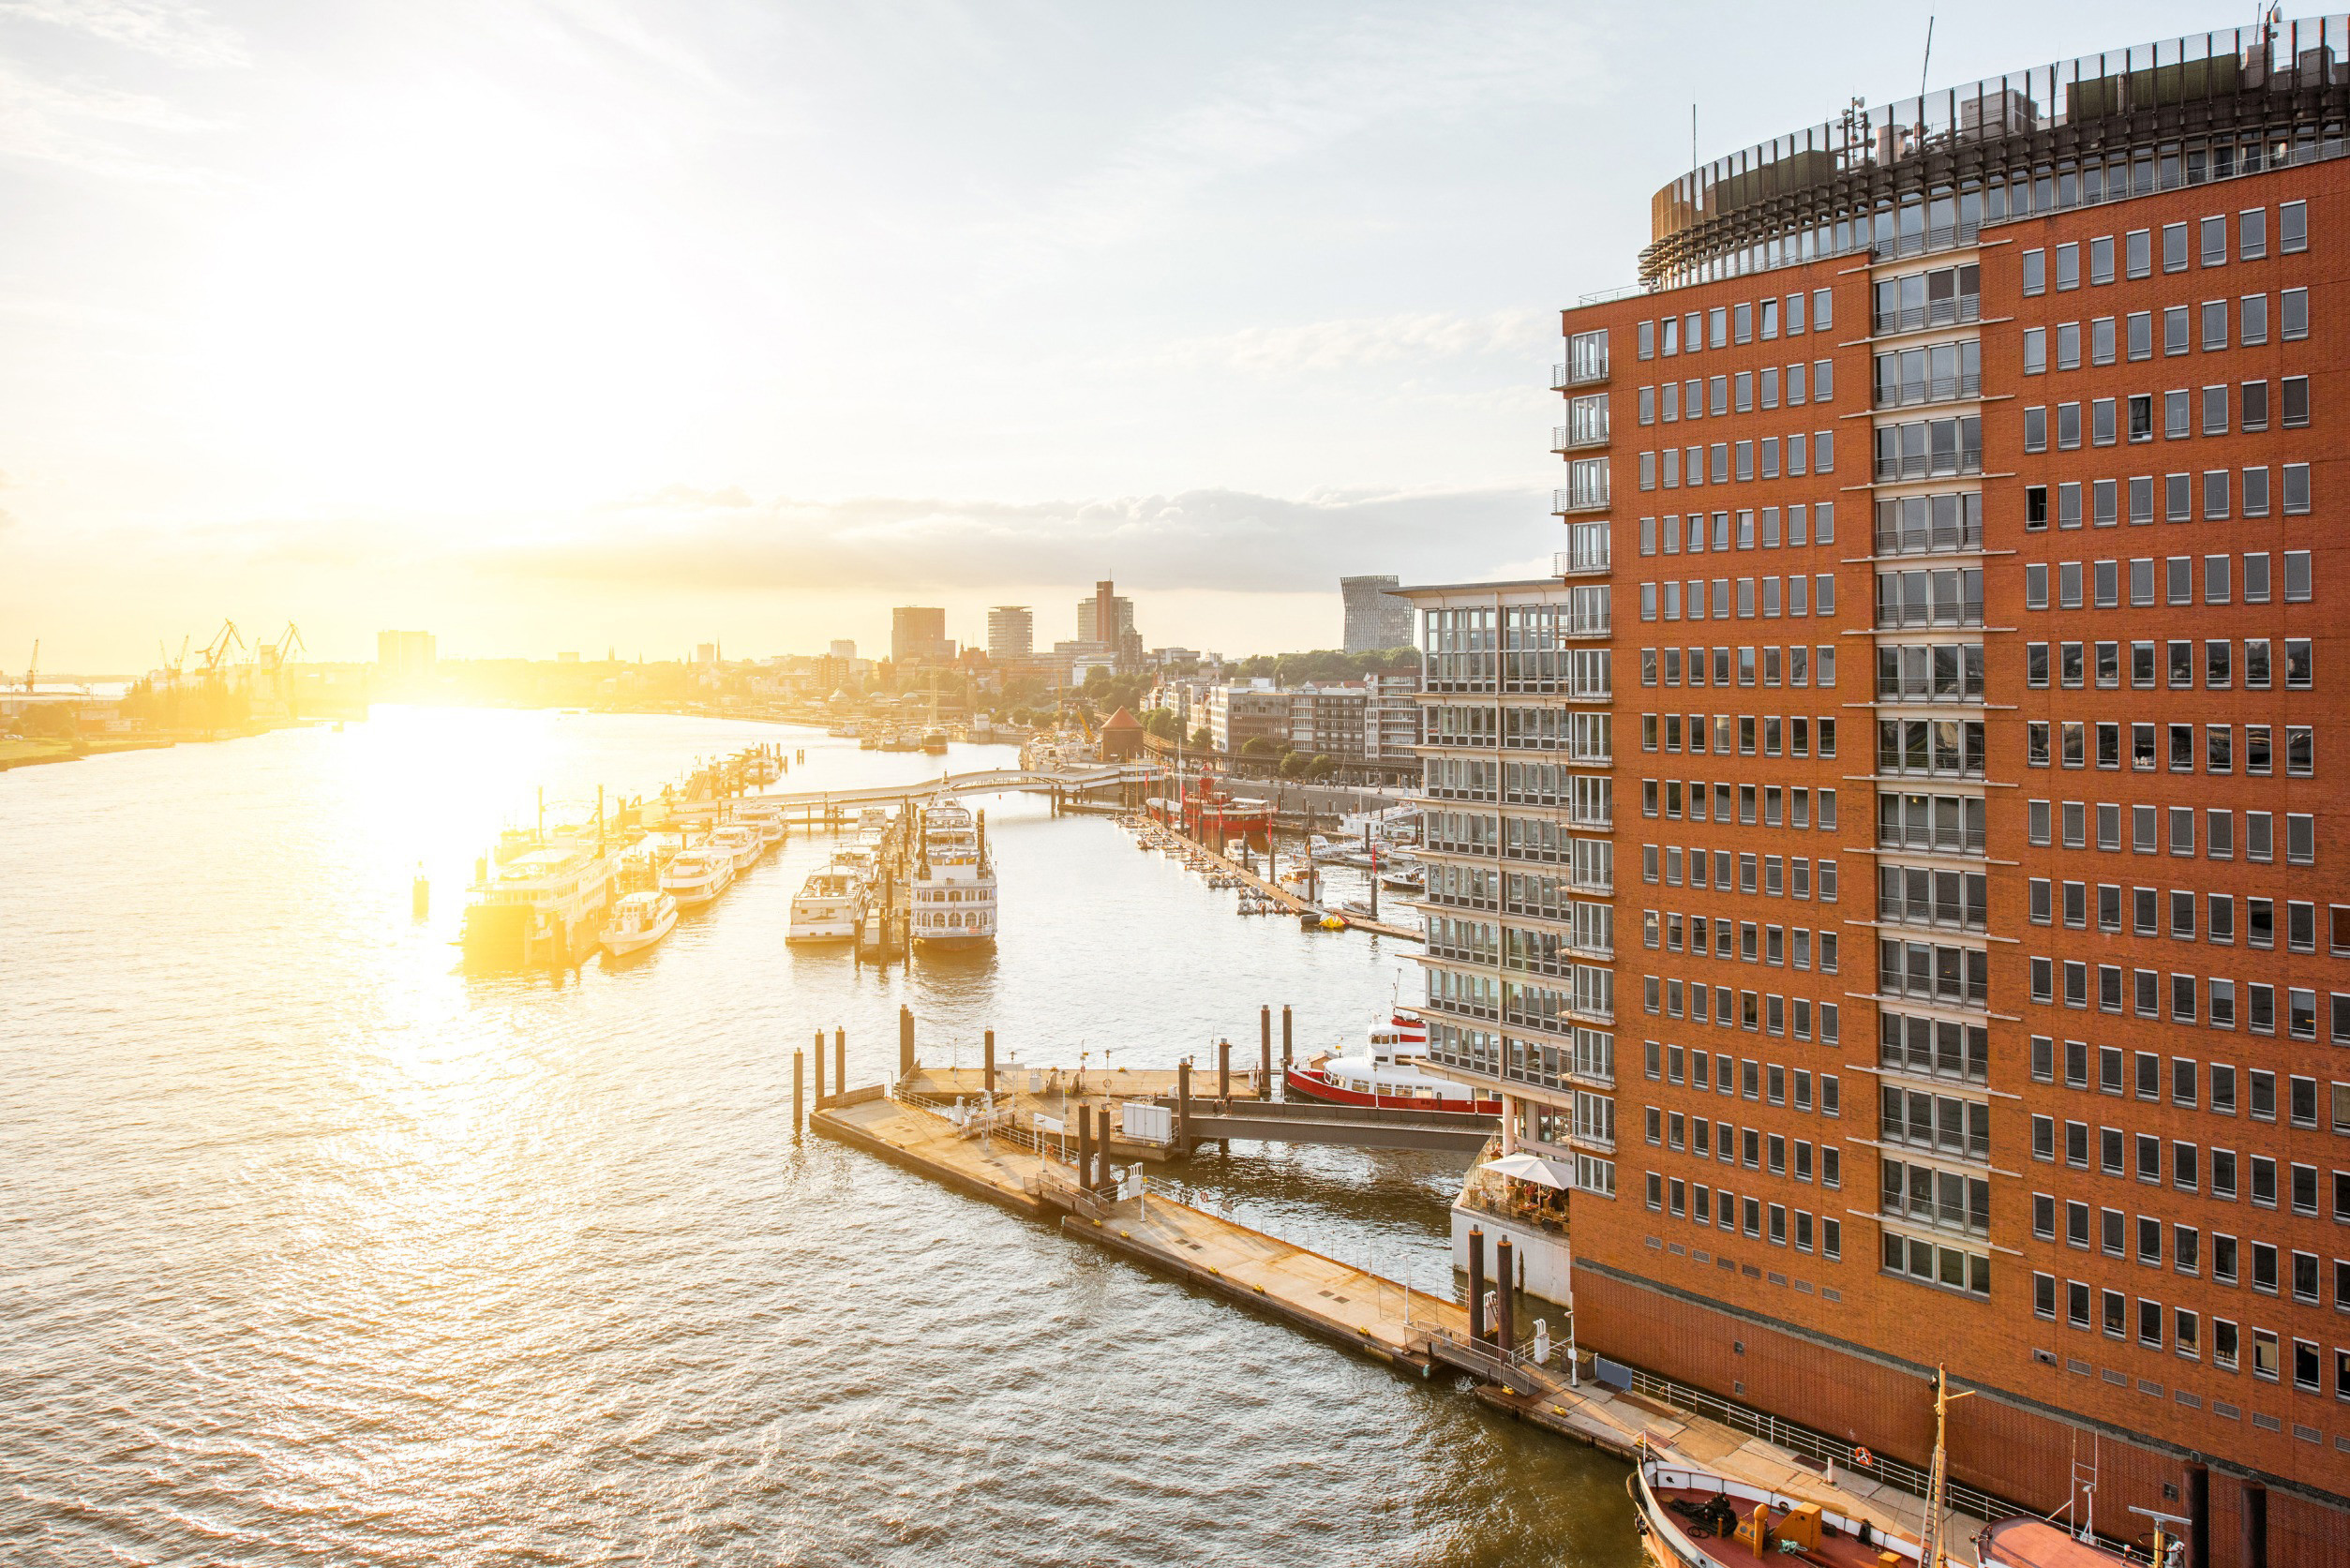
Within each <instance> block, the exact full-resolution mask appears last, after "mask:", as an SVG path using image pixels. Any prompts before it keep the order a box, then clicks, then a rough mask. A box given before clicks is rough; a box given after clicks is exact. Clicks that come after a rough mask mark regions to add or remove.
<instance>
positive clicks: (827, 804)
mask: <svg viewBox="0 0 2350 1568" xmlns="http://www.w3.org/2000/svg"><path fill="white" fill-rule="evenodd" d="M1165 773H1166V769H1163V768H1161V767H1159V766H1158V765H1156V764H1152V763H1131V762H1130V763H1115V764H1109V765H1104V766H1100V767H1092V768H1070V769H1040V768H982V769H975V770H973V771H970V772H966V773H941V774H940V775H938V777H936V778H935V779H918V780H914V781H912V782H909V783H906V784H868V785H865V786H863V787H861V788H857V789H802V790H790V791H781V792H778V791H769V792H767V793H764V794H760V795H756V796H746V797H744V799H746V800H753V801H756V802H759V803H761V804H764V805H770V806H781V807H782V808H783V809H784V811H785V812H786V814H789V815H793V816H811V817H822V816H828V815H832V814H838V813H841V812H851V811H861V810H862V809H863V808H865V807H867V806H893V805H904V804H906V802H908V801H913V800H927V799H931V798H932V797H933V796H937V795H1001V794H1003V793H1005V792H1007V791H1010V790H1029V791H1036V792H1041V793H1048V794H1050V793H1057V794H1060V795H1064V796H1077V795H1091V794H1094V793H1097V792H1099V791H1101V790H1105V789H1118V788H1122V787H1125V786H1129V785H1141V784H1149V783H1152V782H1154V781H1156V780H1158V779H1160V778H1162V777H1163V776H1164V775H1165ZM716 809H717V803H716V802H713V801H709V800H697V801H695V802H693V803H692V804H690V805H681V806H676V807H673V808H671V814H672V815H677V816H692V815H694V814H697V813H700V814H708V813H710V812H712V811H714V810H716Z"/></svg>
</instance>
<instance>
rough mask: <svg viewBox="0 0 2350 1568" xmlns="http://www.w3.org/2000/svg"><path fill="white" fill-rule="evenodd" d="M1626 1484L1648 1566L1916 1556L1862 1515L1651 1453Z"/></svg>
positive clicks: (1836, 1562) (1854, 1563)
mask: <svg viewBox="0 0 2350 1568" xmlns="http://www.w3.org/2000/svg"><path fill="white" fill-rule="evenodd" d="M1626 1485H1627V1486H1629V1488H1630V1489H1631V1492H1632V1502H1633V1507H1634V1510H1635V1514H1636V1516H1635V1521H1634V1522H1635V1524H1636V1525H1637V1527H1638V1528H1639V1532H1640V1544H1641V1546H1643V1547H1645V1548H1646V1550H1647V1552H1648V1559H1649V1561H1650V1562H1651V1563H1653V1564H1654V1565H1655V1568H1775V1565H1776V1564H1778V1563H1780V1562H1782V1561H1785V1560H1786V1559H1787V1558H1788V1557H1789V1556H1793V1557H1795V1558H1796V1559H1797V1560H1798V1561H1803V1562H1808V1563H1811V1564H1814V1565H1815V1568H1879V1564H1880V1563H1881V1562H1882V1561H1883V1559H1882V1558H1881V1557H1879V1553H1891V1554H1892V1555H1893V1557H1894V1558H1895V1559H1896V1560H1906V1561H1908V1562H1909V1563H1915V1562H1917V1561H1918V1560H1919V1556H1920V1547H1919V1546H1918V1543H1917V1542H1915V1541H1913V1540H1910V1539H1909V1538H1908V1537H1907V1536H1905V1535H1902V1534H1900V1533H1899V1532H1897V1531H1883V1530H1880V1529H1879V1528H1878V1527H1876V1526H1875V1525H1872V1524H1871V1523H1870V1522H1869V1521H1868V1520H1866V1519H1864V1518H1852V1517H1849V1516H1846V1515H1843V1514H1838V1513H1834V1512H1831V1511H1829V1510H1827V1509H1824V1508H1822V1507H1821V1506H1820V1505H1819V1503H1817V1502H1811V1501H1803V1500H1800V1499H1797V1498H1793V1497H1790V1496H1789V1495H1788V1494H1787V1493H1785V1492H1774V1491H1772V1490H1770V1489H1769V1488H1768V1487H1765V1486H1758V1485H1756V1484H1754V1483H1752V1482H1747V1481H1741V1480H1736V1479H1733V1478H1731V1477H1728V1476H1723V1475H1718V1474H1715V1473H1714V1472H1713V1471H1708V1470H1701V1469H1696V1468H1693V1467H1691V1466H1689V1465H1686V1464H1683V1463H1679V1462H1676V1461H1673V1460H1669V1459H1664V1458H1659V1457H1657V1456H1654V1455H1653V1454H1646V1453H1644V1454H1642V1455H1641V1456H1640V1463H1639V1469H1638V1470H1636V1471H1634V1472H1633V1473H1632V1475H1631V1477H1630V1478H1629V1479H1628V1481H1627V1483H1626ZM1789 1543H1791V1545H1790V1544H1789Z"/></svg>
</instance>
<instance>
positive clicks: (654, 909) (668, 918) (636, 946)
mask: <svg viewBox="0 0 2350 1568" xmlns="http://www.w3.org/2000/svg"><path fill="white" fill-rule="evenodd" d="M677 923H678V903H677V900H676V899H675V898H672V897H671V896H670V895H669V894H667V893H665V892H662V891H660V890H658V889H654V890H652V891H650V892H641V893H626V894H623V895H622V896H621V901H620V902H619V903H615V904H614V905H612V919H611V923H610V924H608V925H606V927H605V928H604V931H603V933H602V936H601V940H602V942H603V944H604V950H605V951H606V952H607V953H610V954H611V955H612V956H613V957H614V958H626V957H627V956H628V955H629V954H631V953H635V952H641V951H643V950H644V949H645V948H650V947H651V946H652V945H653V944H654V943H655V942H658V941H660V940H661V939H662V938H663V937H665V936H666V935H668V934H669V932H670V930H671V928H673V927H674V926H676V924H677Z"/></svg>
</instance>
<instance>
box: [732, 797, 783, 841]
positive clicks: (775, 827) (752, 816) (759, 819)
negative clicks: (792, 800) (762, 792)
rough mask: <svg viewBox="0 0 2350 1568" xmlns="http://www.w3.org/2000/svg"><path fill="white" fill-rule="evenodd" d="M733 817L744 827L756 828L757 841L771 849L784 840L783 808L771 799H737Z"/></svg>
mask: <svg viewBox="0 0 2350 1568" xmlns="http://www.w3.org/2000/svg"><path fill="white" fill-rule="evenodd" d="M734 818H735V820H736V821H737V822H740V823H741V824H742V825H743V826H744V827H745V828H751V829H756V830H757V832H758V835H759V843H761V844H765V845H767V846H768V847H769V848H773V847H774V846H775V845H777V844H781V843H783V842H784V808H783V807H781V806H779V805H777V804H776V803H775V802H774V801H772V800H743V801H739V802H737V804H736V806H735V808H734Z"/></svg>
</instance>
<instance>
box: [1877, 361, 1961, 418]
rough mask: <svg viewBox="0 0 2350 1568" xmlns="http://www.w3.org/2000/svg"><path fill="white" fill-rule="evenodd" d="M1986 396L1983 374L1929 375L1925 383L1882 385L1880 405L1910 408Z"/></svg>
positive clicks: (1879, 396) (1900, 382) (1891, 407)
mask: <svg viewBox="0 0 2350 1568" xmlns="http://www.w3.org/2000/svg"><path fill="white" fill-rule="evenodd" d="M1980 396H1983V373H1982V372H1981V371H1979V370H1974V371H1968V372H1967V373H1966V374H1964V375H1958V376H1928V377H1926V378H1925V379H1924V380H1923V381H1898V382H1893V383H1891V384H1888V385H1880V386H1879V387H1878V389H1877V406H1878V407H1879V408H1880V409H1907V408H1914V407H1915V406H1917V405H1918V404H1921V403H1949V402H1953V401H1956V400H1958V399H1961V398H1968V397H1980Z"/></svg>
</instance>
